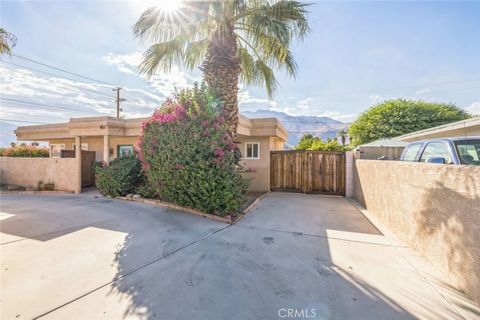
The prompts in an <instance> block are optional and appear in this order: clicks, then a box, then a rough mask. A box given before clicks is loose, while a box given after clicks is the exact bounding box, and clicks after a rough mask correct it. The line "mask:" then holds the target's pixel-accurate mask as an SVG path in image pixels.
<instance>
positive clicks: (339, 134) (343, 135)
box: [337, 129, 348, 145]
mask: <svg viewBox="0 0 480 320" xmlns="http://www.w3.org/2000/svg"><path fill="white" fill-rule="evenodd" d="M337 137H339V138H340V139H341V140H342V145H345V143H346V142H347V137H348V129H342V130H339V131H338V132H337Z"/></svg>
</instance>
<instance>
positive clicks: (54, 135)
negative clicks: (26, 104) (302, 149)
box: [15, 115, 288, 191]
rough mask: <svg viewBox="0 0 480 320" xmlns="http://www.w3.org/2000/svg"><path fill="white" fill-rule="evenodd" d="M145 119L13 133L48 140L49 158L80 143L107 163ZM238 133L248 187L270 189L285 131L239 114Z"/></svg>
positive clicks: (75, 122)
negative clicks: (273, 163)
mask: <svg viewBox="0 0 480 320" xmlns="http://www.w3.org/2000/svg"><path fill="white" fill-rule="evenodd" d="M145 120H147V118H136V119H122V118H114V117H106V116H102V117H86V118H72V119H70V121H69V122H65V123H55V124H46V125H33V126H22V127H18V128H17V130H15V134H16V136H17V140H20V141H37V142H48V144H49V148H50V157H51V158H60V157H61V150H74V149H76V146H78V145H81V149H82V150H88V151H95V160H97V161H105V162H107V163H108V162H109V161H111V160H113V159H115V158H117V157H119V156H121V155H126V154H130V153H132V152H133V148H134V146H135V145H136V143H137V139H138V136H139V135H140V133H141V127H142V123H143V122H144V121H145ZM237 134H238V135H237V136H238V140H239V142H240V145H239V147H240V150H241V152H242V155H243V158H242V163H243V165H244V167H245V169H246V171H247V173H246V175H247V177H249V178H252V181H251V185H250V190H251V191H267V190H269V189H270V151H275V150H282V149H283V148H284V144H285V141H286V140H287V137H288V133H287V131H286V130H285V128H284V126H283V125H282V124H281V123H280V121H279V120H278V119H276V118H260V119H249V118H246V117H244V116H242V115H240V117H239V125H238V130H237ZM79 158H81V157H79ZM78 167H79V168H80V167H81V165H78ZM79 170H80V169H79ZM79 174H81V173H79ZM80 180H81V179H80ZM79 183H80V184H81V182H79ZM78 188H81V186H80V187H78ZM77 191H78V190H77Z"/></svg>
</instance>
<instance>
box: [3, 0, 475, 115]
mask: <svg viewBox="0 0 480 320" xmlns="http://www.w3.org/2000/svg"><path fill="white" fill-rule="evenodd" d="M155 3H158V4H159V5H162V1H155ZM150 4H152V1H2V3H1V23H0V24H1V25H2V26H3V27H5V28H7V29H8V30H9V31H11V32H13V33H14V34H15V35H16V36H17V37H18V43H17V46H16V47H15V48H14V52H15V53H16V54H17V55H20V56H24V57H28V58H31V59H34V60H38V61H41V62H44V63H47V64H50V65H52V66H56V67H60V68H63V69H66V70H69V71H72V72H76V73H80V74H83V75H86V76H89V77H92V78H95V79H99V80H103V81H105V82H108V83H113V84H118V85H121V86H123V87H124V95H125V97H126V98H127V99H128V101H127V102H126V103H125V105H124V110H125V113H124V114H125V116H127V117H134V116H142V115H149V114H150V113H151V112H152V110H153V109H154V108H155V107H156V106H158V105H159V104H160V103H161V101H162V100H163V98H164V97H165V96H166V95H168V94H169V93H171V92H172V91H173V89H174V88H175V87H177V88H182V87H185V86H188V85H191V84H192V83H193V82H194V81H197V80H199V79H200V78H201V74H200V72H199V71H198V70H197V71H193V72H189V71H186V70H181V69H175V70H174V71H173V72H172V73H170V74H166V73H160V74H158V75H156V76H155V77H153V78H152V79H149V80H148V79H145V78H143V77H141V76H139V75H138V73H137V69H136V66H137V65H138V63H139V61H140V60H141V54H142V52H143V51H144V50H145V48H146V47H147V45H148V44H142V43H140V42H139V41H138V40H137V39H135V38H134V37H133V35H132V33H131V29H130V28H131V26H132V25H133V24H134V23H135V21H136V19H137V18H138V16H139V15H140V13H141V12H142V10H143V9H145V8H146V7H148V6H149V5H150ZM310 11H311V13H310V16H309V17H310V23H311V29H312V32H311V33H310V35H309V36H308V37H307V39H306V40H305V41H303V42H302V43H299V44H295V46H294V47H293V51H294V55H295V57H296V60H297V62H298V65H299V73H298V75H297V77H296V78H295V79H292V78H287V77H285V76H284V75H282V74H281V73H280V74H278V79H279V81H280V83H281V87H280V88H279V89H278V91H277V92H276V94H275V97H274V99H273V100H269V99H267V97H266V95H265V94H264V92H263V89H259V88H251V87H245V86H242V88H241V91H240V94H239V98H240V110H241V111H246V110H256V109H270V110H276V111H283V112H286V113H289V114H292V115H317V116H330V117H332V118H335V119H338V120H341V121H346V122H349V121H352V120H354V119H355V117H356V116H357V115H358V114H359V113H360V112H362V111H364V110H365V109H366V108H368V107H369V106H371V105H373V104H375V103H378V102H380V101H382V100H385V99H390V98H399V97H401V98H412V99H423V100H427V101H440V102H452V103H455V104H457V105H458V106H460V107H462V108H465V109H467V110H468V111H470V112H472V113H478V114H480V19H478V17H480V2H460V1H455V2H409V1H402V2H387V1H383V2H366V1H344V2H316V3H314V4H313V5H312V6H311V7H310ZM2 60H3V61H4V62H0V78H1V82H0V89H1V98H2V99H3V100H1V101H0V102H1V106H0V112H1V118H2V119H13V120H19V121H31V122H38V123H50V122H59V121H63V120H66V119H68V118H69V117H75V116H85V115H89V114H91V115H95V114H99V113H102V114H111V115H113V114H114V103H113V101H112V100H111V98H110V96H113V92H112V90H111V87H110V86H107V85H102V84H98V83H93V82H91V81H85V82H86V83H83V82H82V81H83V80H82V79H79V78H76V77H73V76H71V75H66V74H62V73H60V72H58V71H55V70H52V69H48V68H45V67H42V66H39V65H36V64H32V63H30V62H28V61H26V60H22V59H19V58H17V57H13V58H11V59H10V58H8V57H2ZM5 62H10V63H15V64H18V65H23V66H26V67H30V68H35V69H38V70H41V71H46V72H49V73H53V74H57V75H59V76H61V77H67V78H69V79H63V78H61V77H54V76H52V75H47V74H44V73H40V72H37V71H32V70H28V69H25V68H23V67H18V66H13V65H11V64H7V63H5ZM5 99H14V100H17V102H12V100H5ZM18 100H20V101H29V102H33V103H36V104H35V105H29V104H26V103H19V102H18ZM43 105H50V106H51V107H50V108H49V107H46V106H43ZM56 107H63V109H62V108H56ZM19 124H20V123H19Z"/></svg>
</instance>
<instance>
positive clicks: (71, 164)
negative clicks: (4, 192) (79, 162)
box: [0, 157, 76, 192]
mask: <svg viewBox="0 0 480 320" xmlns="http://www.w3.org/2000/svg"><path fill="white" fill-rule="evenodd" d="M75 168H76V167H75V159H74V158H63V159H60V158H16V157H15V158H13V157H12V158H10V157H0V182H1V183H2V184H13V185H19V186H23V187H26V188H28V189H36V188H37V186H38V182H39V181H43V182H44V183H46V182H53V183H54V184H55V190H62V191H72V192H74V191H75V187H76V175H75Z"/></svg>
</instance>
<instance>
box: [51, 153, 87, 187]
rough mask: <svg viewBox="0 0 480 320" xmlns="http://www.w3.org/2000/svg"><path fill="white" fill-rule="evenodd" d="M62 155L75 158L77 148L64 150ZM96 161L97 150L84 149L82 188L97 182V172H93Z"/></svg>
mask: <svg viewBox="0 0 480 320" xmlns="http://www.w3.org/2000/svg"><path fill="white" fill-rule="evenodd" d="M60 157H62V158H75V150H62V151H61V154H60ZM94 163H95V151H85V150H82V188H83V187H90V186H93V185H94V184H95V173H94V172H93V164H94Z"/></svg>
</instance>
